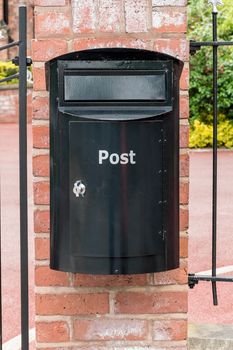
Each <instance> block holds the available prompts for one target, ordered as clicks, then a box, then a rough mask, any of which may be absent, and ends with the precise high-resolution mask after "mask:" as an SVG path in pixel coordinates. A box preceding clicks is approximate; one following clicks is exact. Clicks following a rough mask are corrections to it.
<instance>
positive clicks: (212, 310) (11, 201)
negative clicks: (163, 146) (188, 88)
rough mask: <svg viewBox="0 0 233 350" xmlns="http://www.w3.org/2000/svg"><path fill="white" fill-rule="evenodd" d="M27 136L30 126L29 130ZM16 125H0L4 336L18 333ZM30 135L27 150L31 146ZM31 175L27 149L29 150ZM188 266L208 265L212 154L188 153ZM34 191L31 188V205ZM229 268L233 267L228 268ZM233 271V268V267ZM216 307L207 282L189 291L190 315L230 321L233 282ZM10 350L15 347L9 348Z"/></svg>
mask: <svg viewBox="0 0 233 350" xmlns="http://www.w3.org/2000/svg"><path fill="white" fill-rule="evenodd" d="M28 132H29V135H30V134H31V129H30V127H29V129H28ZM17 134H18V129H17V126H16V125H13V124H12V125H10V124H8V125H7V124H6V125H3V124H0V171H1V188H2V247H3V248H2V260H3V261H2V271H3V273H2V277H3V307H4V313H3V324H4V330H3V332H4V341H8V340H9V339H11V338H13V337H16V336H17V335H18V334H19V333H20V318H19V315H20V302H19V297H20V294H19V271H18V266H19V229H18V220H19V215H18V203H19V198H18V136H17ZM30 145H31V138H29V150H30V149H31V147H30ZM28 159H29V174H31V165H30V160H31V152H29V155H28ZM232 173H233V152H228V151H226V152H222V151H220V152H219V209H218V232H219V233H218V267H222V266H229V265H233V255H232V251H233V238H232V230H233V215H232V213H233V176H232ZM190 175H191V179H190V185H191V186H190V245H189V256H190V259H189V271H190V272H199V271H203V270H209V269H210V268H211V255H210V254H211V235H210V232H211V154H210V152H191V174H190ZM31 201H32V191H31V186H30V187H29V202H30V208H31ZM29 224H30V225H29V227H30V229H29V232H30V233H29V247H30V248H29V250H30V252H29V253H30V257H29V266H30V309H31V320H30V327H31V328H33V327H34V324H33V318H34V300H33V281H34V277H33V253H34V248H33V234H32V215H30V217H29ZM232 270H233V268H232ZM232 275H233V271H232ZM218 291H219V306H217V307H214V306H212V295H211V285H210V284H209V283H200V285H198V286H196V287H195V288H194V289H193V290H190V293H189V320H190V322H197V323H229V324H231V323H232V324H233V313H232V310H233V293H232V291H233V284H231V283H229V284H226V283H225V284H221V285H220V284H219V285H218ZM9 349H10V350H14V348H13V346H10V347H9Z"/></svg>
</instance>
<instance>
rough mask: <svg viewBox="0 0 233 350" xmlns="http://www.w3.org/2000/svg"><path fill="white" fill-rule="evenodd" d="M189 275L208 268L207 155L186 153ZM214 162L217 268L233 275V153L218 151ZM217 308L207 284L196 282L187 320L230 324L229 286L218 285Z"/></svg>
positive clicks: (232, 292) (232, 287)
mask: <svg viewBox="0 0 233 350" xmlns="http://www.w3.org/2000/svg"><path fill="white" fill-rule="evenodd" d="M190 156H191V157H190V159H191V162H190V167H191V168H190V230H189V232H190V241H189V272H199V271H203V270H209V269H210V268H211V197H212V195H211V184H212V182H211V181H212V180H211V176H212V169H211V167H212V159H211V153H210V152H195V153H194V152H191V154H190ZM218 158H219V161H218V165H219V168H218V254H217V257H218V259H217V261H218V267H223V266H229V265H230V266H231V267H230V268H229V270H231V271H230V272H229V273H228V274H230V275H231V276H233V267H232V265H233V254H232V251H233V236H232V233H233V176H232V174H233V152H231V151H220V152H219V157H218ZM218 296H219V306H213V305H212V292H211V284H210V283H209V282H200V283H199V285H198V286H196V287H195V288H194V289H193V290H190V292H189V320H190V322H197V323H232V324H233V312H232V310H233V283H219V284H218Z"/></svg>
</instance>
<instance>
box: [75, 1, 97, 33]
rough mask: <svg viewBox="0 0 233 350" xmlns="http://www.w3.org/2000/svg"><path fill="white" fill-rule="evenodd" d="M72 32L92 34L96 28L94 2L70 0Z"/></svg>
mask: <svg viewBox="0 0 233 350" xmlns="http://www.w3.org/2000/svg"><path fill="white" fill-rule="evenodd" d="M71 5H72V16H73V32H74V33H93V32H94V31H95V28H96V10H97V9H96V2H95V0H72V4H71Z"/></svg>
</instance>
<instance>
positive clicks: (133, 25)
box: [125, 0, 148, 33]
mask: <svg viewBox="0 0 233 350" xmlns="http://www.w3.org/2000/svg"><path fill="white" fill-rule="evenodd" d="M125 18H126V32H127V33H139V32H146V31H147V26H148V25H147V20H148V2H147V0H126V1H125Z"/></svg>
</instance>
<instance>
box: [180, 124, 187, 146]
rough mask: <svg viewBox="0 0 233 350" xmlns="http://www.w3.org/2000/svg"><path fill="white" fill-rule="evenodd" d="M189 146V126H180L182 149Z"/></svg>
mask: <svg viewBox="0 0 233 350" xmlns="http://www.w3.org/2000/svg"><path fill="white" fill-rule="evenodd" d="M188 146H189V125H180V147H181V148H187V147H188Z"/></svg>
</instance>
